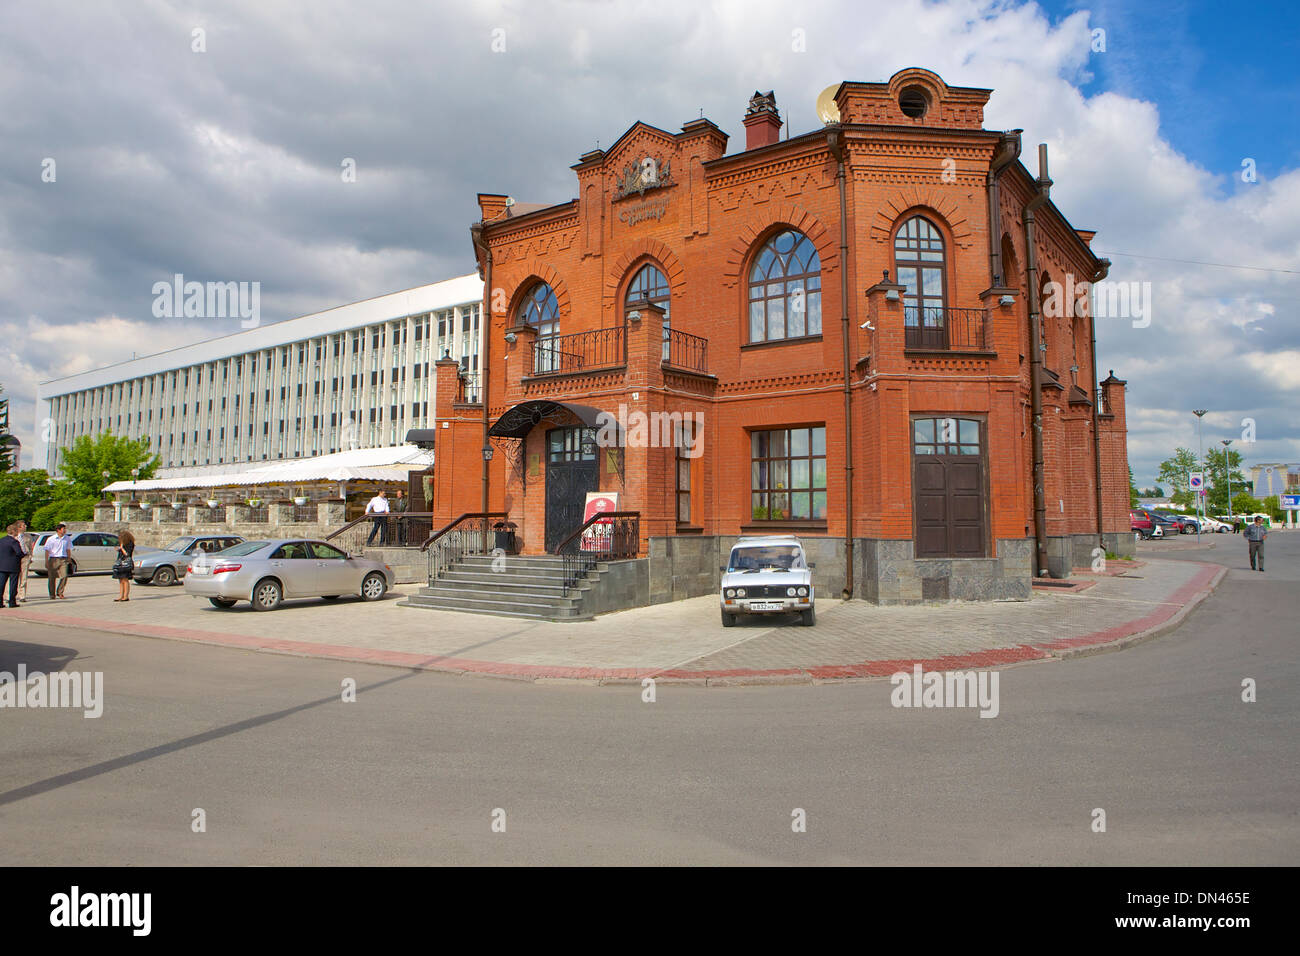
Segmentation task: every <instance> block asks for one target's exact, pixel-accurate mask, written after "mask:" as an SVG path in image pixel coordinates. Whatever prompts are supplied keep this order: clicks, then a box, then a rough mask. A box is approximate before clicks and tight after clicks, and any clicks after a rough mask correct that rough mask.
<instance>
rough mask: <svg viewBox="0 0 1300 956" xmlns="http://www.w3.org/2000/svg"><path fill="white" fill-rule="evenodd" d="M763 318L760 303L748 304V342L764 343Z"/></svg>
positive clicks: (761, 304)
mask: <svg viewBox="0 0 1300 956" xmlns="http://www.w3.org/2000/svg"><path fill="white" fill-rule="evenodd" d="M763 318H764V317H763V303H762V301H761V300H760V301H758V302H751V303H749V340H750V341H751V342H764V341H766V339H767V337H766V336H765V335H764V334H763V333H764V330H765V328H766V326H765V324H764V321H763Z"/></svg>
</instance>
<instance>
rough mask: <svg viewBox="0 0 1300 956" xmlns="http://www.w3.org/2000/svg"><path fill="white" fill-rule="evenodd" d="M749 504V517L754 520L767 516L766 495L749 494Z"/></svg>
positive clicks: (760, 519) (763, 518)
mask: <svg viewBox="0 0 1300 956" xmlns="http://www.w3.org/2000/svg"><path fill="white" fill-rule="evenodd" d="M749 506H750V513H751V515H750V516H751V517H752V518H753V519H754V520H755V521H763V520H765V519H766V518H767V496H766V495H762V494H755V495H750V497H749Z"/></svg>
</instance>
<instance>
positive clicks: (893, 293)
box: [885, 289, 898, 302]
mask: <svg viewBox="0 0 1300 956" xmlns="http://www.w3.org/2000/svg"><path fill="white" fill-rule="evenodd" d="M885 301H886V302H897V301H898V290H897V289H890V290H889V291H887V292H886V293H885Z"/></svg>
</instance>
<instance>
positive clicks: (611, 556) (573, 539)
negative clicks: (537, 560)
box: [555, 511, 641, 596]
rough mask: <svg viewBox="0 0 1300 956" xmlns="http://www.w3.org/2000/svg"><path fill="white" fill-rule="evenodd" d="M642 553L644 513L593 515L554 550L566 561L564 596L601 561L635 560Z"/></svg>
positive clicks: (625, 512)
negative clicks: (642, 514)
mask: <svg viewBox="0 0 1300 956" xmlns="http://www.w3.org/2000/svg"><path fill="white" fill-rule="evenodd" d="M640 550H641V512H639V511H605V512H601V513H600V514H597V515H594V516H592V517H591V518H589V519H587V520H586V521H585V522H583V524H582V526H581V527H579V528H578V529H577V530H576V531H574V532H573V534H571V535H569V536H568V537H567V538H565V539H564V540H563V541H561V542H560V543H559V545H558V546H557V547H556V549H555V553H556V554H558V555H559V556H560V557H562V558H563V559H564V589H563V593H564V595H565V596H568V593H569V591H570V590H571V589H573V588H574V587H576V586H577V583H578V581H579V580H581V579H582V577H583V576H584V575H585V574H587V572H589V571H591V570H592V569H593V568H595V567H596V565H597V564H598V563H600V562H601V561H618V560H621V559H625V558H635V557H636V556H637V554H638V553H639V552H640Z"/></svg>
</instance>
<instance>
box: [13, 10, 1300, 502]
mask: <svg viewBox="0 0 1300 956" xmlns="http://www.w3.org/2000/svg"><path fill="white" fill-rule="evenodd" d="M1293 23H1294V20H1293V11H1292V10H1291V9H1290V8H1289V4H1287V3H1284V2H1280V3H1278V4H1276V5H1270V4H1269V3H1252V4H1250V5H1249V6H1248V7H1232V6H1224V5H1220V4H1215V3H1209V2H1205V3H1195V2H1188V3H1163V2H1149V3H1148V2H1137V0H1133V2H1129V3H1124V4H1120V3H1114V2H1110V0H1106V2H1101V3H1094V4H1088V5H1083V4H1073V3H1066V2H1047V3H1042V4H1034V3H1017V2H981V0H957V2H950V3H930V2H927V3H922V2H907V0H889V2H883V3H877V2H863V0H847V2H835V3H832V2H825V3H816V2H798V0H796V2H765V0H743V2H730V0H729V2H717V3H711V4H710V3H705V2H701V0H686V2H675V0H656V2H647V3H641V2H627V0H620V2H594V0H586V2H579V0H573V2H550V0H527V2H524V0H520V2H507V3H493V2H486V0H476V2H474V3H472V4H470V3H463V2H454V3H453V2H444V0H433V2H428V0H425V2H414V0H411V2H406V3H400V2H385V0H367V2H365V3H361V2H341V0H304V2H288V0H275V2H267V0H249V2H243V0H235V2H222V3H202V2H196V3H188V2H167V0H130V2H128V0H104V2H96V3H89V2H70V3H64V2H58V0H53V2H43V3H39V4H19V3H7V4H4V5H3V7H0V143H3V144H4V148H3V149H0V331H2V332H3V344H2V346H0V384H3V385H4V387H5V394H6V396H7V397H8V398H9V399H10V401H11V408H12V413H11V420H12V422H13V430H14V432H15V433H16V434H17V435H18V437H19V438H20V439H21V440H22V442H23V444H24V446H25V448H26V449H27V450H26V451H25V453H24V461H25V463H30V462H31V461H32V460H33V457H36V459H37V460H38V461H41V460H43V459H44V454H43V450H42V449H41V448H40V447H39V445H38V442H39V422H40V420H41V418H42V417H43V416H44V414H45V413H44V411H43V410H38V409H37V408H36V407H35V403H34V398H35V394H36V386H37V384H38V383H39V382H42V381H46V380H48V379H51V378H57V377H61V376H63V375H68V374H72V373H75V372H80V371H84V370H86V369H90V368H94V367H97V366H99V365H104V364H108V363H111V362H115V361H120V360H122V359H129V358H130V357H131V355H132V353H136V352H138V353H140V354H145V353H149V352H153V351H157V350H160V349H163V348H171V347H174V346H177V345H182V344H185V343H188V342H191V341H195V340H197V339H201V338H208V337H211V336H213V335H222V334H228V333H230V332H233V331H237V330H238V329H237V322H238V320H237V319H232V320H230V327H228V328H227V327H221V326H220V323H219V322H216V323H214V322H212V321H205V322H196V321H195V320H190V321H189V322H186V321H184V320H158V319H155V318H153V317H152V314H151V306H152V303H153V293H152V287H153V284H154V283H155V282H157V281H159V280H160V279H166V278H168V277H170V276H171V275H173V274H174V273H177V272H179V273H182V274H184V275H185V276H186V277H187V278H188V279H198V280H200V281H207V280H221V281H227V280H235V281H240V280H248V281H253V280H256V281H259V282H261V287H262V314H263V321H278V320H280V319H284V318H289V317H292V316H295V315H301V314H304V313H307V312H311V311H315V310H317V309H321V308H326V307H329V306H333V305H338V304H341V303H344V302H350V301H355V300H357V299H363V298H369V297H371V296H374V295H377V294H380V293H383V292H388V291H393V290H398V289H403V288H408V287H410V286H415V285H421V284H424V283H427V282H432V281H437V280H438V279H442V278H447V277H450V276H453V275H459V274H463V273H466V272H470V271H472V270H473V259H472V256H471V251H470V243H469V238H468V224H469V223H470V222H471V220H473V219H474V218H475V217H476V206H475V203H474V195H475V193H476V192H479V191H486V192H502V193H508V194H510V195H513V196H515V197H516V198H518V199H519V200H520V201H546V202H559V201H564V200H566V199H569V198H571V197H572V196H573V194H574V188H575V183H574V179H573V173H572V172H571V171H570V170H569V166H570V165H571V164H572V163H574V162H575V161H576V160H577V157H578V156H579V154H581V153H583V152H585V151H587V150H589V149H592V148H594V147H595V146H597V145H598V144H599V145H604V146H608V145H610V144H611V143H612V142H613V141H614V140H615V139H616V138H617V137H618V135H619V134H620V133H622V132H623V131H624V130H625V129H626V128H627V127H628V126H629V125H631V123H632V122H633V121H634V120H636V119H641V120H645V121H646V122H649V123H652V124H654V125H656V126H661V127H663V128H665V129H669V130H676V129H678V128H679V127H680V126H681V124H682V123H684V122H686V121H687V120H690V119H694V118H696V117H697V116H699V115H700V112H701V110H702V111H703V114H704V115H705V116H707V117H708V118H710V119H712V120H713V121H714V122H716V123H717V124H718V125H720V126H721V127H722V128H723V129H724V130H726V131H727V132H729V133H730V134H731V135H732V141H731V146H732V148H733V149H738V148H741V147H743V143H744V129H743V127H742V126H741V122H740V120H741V117H742V115H743V111H744V107H745V104H746V102H747V100H748V97H749V95H750V94H751V93H752V92H753V91H754V90H755V89H763V90H767V89H775V91H776V96H777V102H778V105H779V106H780V107H781V109H782V112H783V115H784V117H785V118H786V119H787V120H788V121H789V123H790V124H791V128H792V131H793V132H794V133H796V134H798V133H801V132H806V131H808V130H810V129H813V128H815V127H816V126H818V125H819V121H818V119H817V117H816V114H815V112H814V109H813V104H814V101H815V99H816V96H817V93H818V92H819V91H820V90H822V89H823V88H824V87H826V86H828V85H830V84H832V83H837V82H839V81H840V80H844V79H853V80H864V81H883V80H886V79H888V77H889V76H890V75H891V74H892V73H894V72H895V71H896V70H898V69H900V68H902V67H905V66H923V67H927V68H929V69H932V70H934V71H936V72H937V73H939V74H940V75H941V76H942V77H943V78H944V79H945V80H947V81H948V82H949V83H952V84H956V85H969V86H980V87H992V88H993V89H994V94H993V98H992V100H991V101H990V103H989V106H988V108H987V110H986V113H985V125H986V126H987V127H989V128H997V129H1007V128H1013V127H1022V128H1023V129H1024V130H1025V144H1026V159H1027V161H1028V162H1030V163H1032V162H1033V161H1034V160H1033V158H1032V157H1033V145H1034V144H1036V143H1038V142H1046V143H1048V144H1049V146H1050V149H1051V153H1052V178H1053V179H1054V180H1055V183H1056V185H1055V186H1054V187H1053V191H1052V197H1053V199H1054V201H1055V202H1056V204H1057V205H1058V206H1059V207H1060V208H1061V209H1062V211H1063V212H1064V213H1065V214H1066V216H1068V217H1069V218H1070V219H1071V221H1072V222H1073V224H1074V225H1076V226H1078V227H1080V228H1089V229H1096V230H1097V232H1098V235H1097V238H1096V240H1094V248H1095V249H1096V250H1097V251H1098V252H1099V253H1100V254H1102V255H1108V256H1110V257H1111V258H1112V259H1113V261H1114V263H1115V265H1114V268H1113V269H1112V271H1111V278H1112V279H1115V280H1124V281H1138V282H1150V283H1151V289H1152V305H1153V310H1152V320H1151V323H1150V325H1149V326H1148V327H1146V328H1134V327H1133V325H1132V322H1131V321H1129V320H1118V319H1117V320H1108V321H1105V322H1099V327H1098V350H1099V355H1098V361H1099V364H1100V367H1101V369H1102V370H1103V372H1104V371H1105V370H1106V369H1109V368H1114V369H1115V373H1116V374H1117V375H1118V376H1119V377H1121V378H1124V379H1127V380H1128V382H1129V393H1128V403H1129V429H1130V431H1129V456H1130V460H1131V462H1132V464H1133V470H1134V474H1135V476H1136V478H1137V480H1138V483H1139V484H1141V485H1143V486H1145V485H1147V484H1149V483H1151V482H1152V481H1153V480H1154V477H1155V473H1156V470H1157V467H1158V463H1159V461H1160V460H1161V459H1163V458H1165V457H1167V456H1168V455H1169V454H1170V452H1171V451H1172V449H1173V447H1174V446H1175V445H1177V444H1186V445H1189V446H1191V447H1193V448H1195V443H1196V434H1195V427H1194V422H1195V419H1194V417H1193V416H1192V414H1191V409H1192V408H1207V409H1210V414H1209V415H1207V416H1206V418H1205V441H1206V442H1207V443H1209V442H1212V441H1217V440H1219V439H1221V438H1234V439H1237V443H1236V445H1234V447H1243V446H1242V444H1241V441H1240V438H1241V432H1242V429H1243V425H1242V420H1243V419H1245V418H1251V419H1254V421H1255V423H1256V439H1257V440H1256V442H1255V444H1253V445H1246V446H1244V447H1243V450H1244V451H1245V452H1246V454H1247V463H1248V464H1249V463H1252V462H1261V461H1269V462H1272V461H1291V462H1297V461H1300V425H1298V424H1297V421H1296V419H1297V415H1296V404H1297V403H1296V399H1297V397H1298V396H1300V323H1298V322H1297V298H1300V274H1298V273H1300V171H1298V168H1300V122H1297V120H1298V119H1300V117H1297V102H1298V96H1297V94H1298V93H1300V89H1298V87H1300V81H1298V80H1297V76H1296V71H1295V69H1294V64H1295V63H1296V62H1300V42H1298V41H1297V36H1296V32H1295V30H1294V29H1292V27H1291V25H1292V24H1293ZM196 30H199V31H202V32H201V33H199V34H197V35H196V33H195V31H196ZM1098 30H1102V31H1104V37H1103V38H1104V46H1105V49H1104V51H1099V50H1098V51H1095V50H1094V49H1093V47H1094V46H1098V45H1099V44H1098V42H1097V39H1098V37H1099V36H1102V35H1099V34H1097V33H1095V31H1098ZM796 31H802V32H801V33H796ZM797 37H798V38H802V40H803V42H802V47H803V49H802V50H800V49H796V48H797V47H799V46H800V45H801V44H800V43H798V42H795V39H796V38H797ZM198 46H201V47H203V48H204V49H202V50H200V51H196V49H195V47H198ZM494 47H495V49H494ZM502 47H504V49H502ZM346 159H352V160H354V161H355V164H356V177H355V182H344V181H343V176H342V175H341V168H342V164H343V162H344V161H345V160H346ZM50 160H53V163H52V164H51V163H50V162H49V161H50ZM1243 163H1244V164H1245V165H1244V166H1243ZM1252 171H1253V175H1246V176H1243V174H1244V173H1245V174H1250V173H1252ZM51 172H52V173H53V177H52V178H53V181H52V182H51V181H46V180H47V179H49V178H51V177H50V173H51ZM43 174H44V175H43ZM1247 179H1253V181H1246V180H1247ZM33 452H36V455H35V456H34V455H33Z"/></svg>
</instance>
